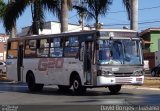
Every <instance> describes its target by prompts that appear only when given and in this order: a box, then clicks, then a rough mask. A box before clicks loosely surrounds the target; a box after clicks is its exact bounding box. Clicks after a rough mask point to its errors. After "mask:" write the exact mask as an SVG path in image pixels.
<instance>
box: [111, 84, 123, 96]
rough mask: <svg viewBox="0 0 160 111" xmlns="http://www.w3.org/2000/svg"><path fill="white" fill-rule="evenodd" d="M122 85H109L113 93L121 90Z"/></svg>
mask: <svg viewBox="0 0 160 111" xmlns="http://www.w3.org/2000/svg"><path fill="white" fill-rule="evenodd" d="M121 86H122V85H113V86H108V88H109V91H110V92H111V94H117V93H118V92H119V91H120V90H121Z"/></svg>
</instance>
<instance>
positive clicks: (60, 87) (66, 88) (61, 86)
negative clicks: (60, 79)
mask: <svg viewBox="0 0 160 111" xmlns="http://www.w3.org/2000/svg"><path fill="white" fill-rule="evenodd" d="M58 88H59V89H60V90H61V91H66V90H69V89H70V86H64V85H58Z"/></svg>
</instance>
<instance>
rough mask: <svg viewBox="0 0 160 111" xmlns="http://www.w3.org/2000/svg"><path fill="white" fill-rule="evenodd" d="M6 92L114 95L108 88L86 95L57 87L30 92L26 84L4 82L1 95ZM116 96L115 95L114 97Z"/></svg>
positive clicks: (0, 86)
mask: <svg viewBox="0 0 160 111" xmlns="http://www.w3.org/2000/svg"><path fill="white" fill-rule="evenodd" d="M101 89H102V88H101ZM4 92H18V93H29V94H39V95H56V96H62V95H65V96H110V95H112V94H111V93H110V92H109V91H108V90H107V88H103V90H94V89H90V88H88V89H87V91H86V93H85V94H83V95H75V93H74V92H73V90H72V89H69V90H59V89H58V87H56V86H53V87H51V86H47V87H44V89H43V91H40V92H30V91H29V89H28V87H27V85H26V84H24V83H13V82H7V83H6V82H4V83H2V82H1V83H0V93H4ZM124 94H125V95H128V96H129V95H132V94H130V93H118V94H117V95H124ZM113 96H114V95H113Z"/></svg>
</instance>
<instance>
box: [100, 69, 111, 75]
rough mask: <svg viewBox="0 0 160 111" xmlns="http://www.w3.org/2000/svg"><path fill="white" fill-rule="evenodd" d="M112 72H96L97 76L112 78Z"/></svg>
mask: <svg viewBox="0 0 160 111" xmlns="http://www.w3.org/2000/svg"><path fill="white" fill-rule="evenodd" d="M112 75H113V72H111V71H102V70H98V71H97V76H112Z"/></svg>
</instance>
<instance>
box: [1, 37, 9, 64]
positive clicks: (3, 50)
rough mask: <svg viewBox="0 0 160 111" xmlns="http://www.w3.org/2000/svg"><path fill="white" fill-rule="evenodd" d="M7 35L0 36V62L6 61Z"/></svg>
mask: <svg viewBox="0 0 160 111" xmlns="http://www.w3.org/2000/svg"><path fill="white" fill-rule="evenodd" d="M8 38H9V35H6V34H0V61H6V49H7V40H8Z"/></svg>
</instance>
